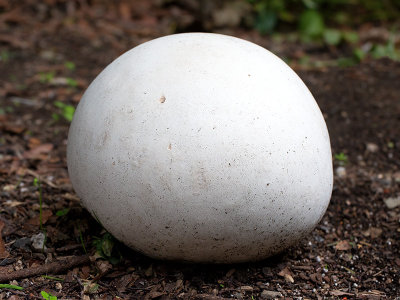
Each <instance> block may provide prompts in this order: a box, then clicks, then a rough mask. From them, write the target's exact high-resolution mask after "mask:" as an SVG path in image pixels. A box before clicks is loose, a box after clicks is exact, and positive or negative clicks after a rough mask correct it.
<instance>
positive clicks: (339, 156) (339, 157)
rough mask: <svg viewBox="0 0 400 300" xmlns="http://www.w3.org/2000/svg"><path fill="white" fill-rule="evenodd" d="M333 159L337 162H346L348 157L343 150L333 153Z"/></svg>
mask: <svg viewBox="0 0 400 300" xmlns="http://www.w3.org/2000/svg"><path fill="white" fill-rule="evenodd" d="M335 159H336V160H337V161H339V162H342V163H344V164H346V163H347V160H348V157H347V155H346V154H344V153H343V152H340V153H337V154H335Z"/></svg>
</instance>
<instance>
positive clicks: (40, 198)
mask: <svg viewBox="0 0 400 300" xmlns="http://www.w3.org/2000/svg"><path fill="white" fill-rule="evenodd" d="M33 185H34V186H35V187H37V188H38V190H39V224H40V230H42V231H44V229H43V193H42V184H41V182H40V178H38V177H35V178H34V179H33Z"/></svg>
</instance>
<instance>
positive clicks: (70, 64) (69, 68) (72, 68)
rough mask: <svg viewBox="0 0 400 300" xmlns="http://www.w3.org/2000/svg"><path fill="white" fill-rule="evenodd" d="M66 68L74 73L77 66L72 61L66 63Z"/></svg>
mask: <svg viewBox="0 0 400 300" xmlns="http://www.w3.org/2000/svg"><path fill="white" fill-rule="evenodd" d="M64 67H65V68H66V69H67V70H69V71H74V70H75V64H74V63H73V62H72V61H66V62H65V63H64Z"/></svg>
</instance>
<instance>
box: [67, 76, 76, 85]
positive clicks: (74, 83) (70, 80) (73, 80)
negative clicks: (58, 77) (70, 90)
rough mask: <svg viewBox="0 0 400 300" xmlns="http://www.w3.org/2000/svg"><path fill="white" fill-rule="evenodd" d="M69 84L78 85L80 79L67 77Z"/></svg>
mask: <svg viewBox="0 0 400 300" xmlns="http://www.w3.org/2000/svg"><path fill="white" fill-rule="evenodd" d="M67 85H68V86H70V87H77V86H78V81H76V80H75V79H73V78H69V77H68V78H67Z"/></svg>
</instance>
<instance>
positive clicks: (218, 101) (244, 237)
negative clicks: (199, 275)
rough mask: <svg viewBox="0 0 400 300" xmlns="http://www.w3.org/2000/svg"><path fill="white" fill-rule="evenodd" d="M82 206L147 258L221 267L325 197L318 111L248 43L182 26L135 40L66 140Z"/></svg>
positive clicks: (283, 240) (325, 143)
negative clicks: (144, 40)
mask: <svg viewBox="0 0 400 300" xmlns="http://www.w3.org/2000/svg"><path fill="white" fill-rule="evenodd" d="M67 158H68V170H69V174H70V177H71V181H72V184H73V186H74V188H75V190H76V192H77V194H78V195H79V197H80V198H81V199H82V202H83V204H84V206H85V207H86V208H87V209H88V210H89V211H90V212H91V213H92V214H93V215H95V216H96V218H98V219H99V220H100V221H101V223H102V225H103V226H104V227H105V228H106V229H107V230H109V231H110V232H111V233H112V234H113V235H114V236H115V237H117V238H118V239H119V240H121V241H123V242H124V243H126V244H127V245H129V246H130V247H132V248H134V249H136V250H138V251H140V252H142V253H144V254H146V255H148V256H151V257H155V258H160V259H169V260H183V261H191V262H217V263H232V262H243V261H253V260H260V259H263V258H266V257H268V256H270V255H273V254H275V253H277V252H279V251H281V250H283V249H285V248H286V247H288V246H290V245H293V244H295V243H296V242H297V241H299V240H300V239H302V238H303V237H304V236H305V235H307V234H308V233H309V232H310V231H311V230H312V229H313V228H314V226H315V225H316V224H317V223H318V221H319V220H320V219H321V217H322V215H323V214H324V212H325V210H326V208H327V206H328V204H329V200H330V196H331V191H332V177H333V175H332V159H331V149H330V142H329V135H328V131H327V128H326V125H325V122H324V119H323V117H322V114H321V112H320V110H319V108H318V106H317V104H316V102H315V100H314V98H313V97H312V95H311V93H310V92H309V90H308V89H307V87H306V86H305V85H304V83H303V82H302V81H301V79H300V78H299V77H298V76H297V75H296V74H295V73H294V72H293V71H292V70H291V69H290V68H289V67H288V66H287V65H286V64H285V63H284V62H283V61H281V60H280V59H279V58H278V57H276V56H275V55H273V54H272V53H270V52H269V51H267V50H265V49H263V48H261V47H259V46H257V45H255V44H252V43H250V42H247V41H244V40H241V39H237V38H233V37H229V36H223V35H217V34H206V33H189V34H177V35H171V36H167V37H163V38H159V39H156V40H153V41H150V42H147V43H145V44H142V45H140V46H138V47H136V48H134V49H132V50H131V51H128V52H127V53H125V54H123V55H122V56H121V57H119V58H118V59H116V60H115V61H114V62H113V63H111V64H110V65H109V66H108V67H107V68H106V69H105V70H104V71H103V72H101V73H100V75H99V76H98V77H97V78H96V79H95V80H94V81H93V83H92V84H91V85H90V86H89V88H88V89H87V91H86V92H85V94H84V96H83V98H82V100H81V102H80V103H79V106H78V108H77V110H76V113H75V116H74V120H73V122H72V124H71V128H70V132H69V138H68V151H67Z"/></svg>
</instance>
